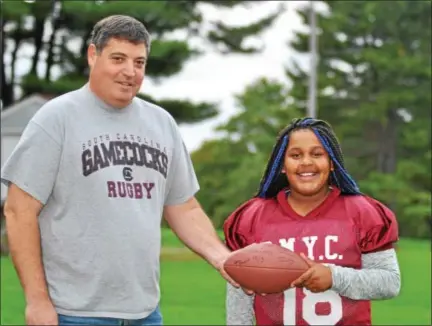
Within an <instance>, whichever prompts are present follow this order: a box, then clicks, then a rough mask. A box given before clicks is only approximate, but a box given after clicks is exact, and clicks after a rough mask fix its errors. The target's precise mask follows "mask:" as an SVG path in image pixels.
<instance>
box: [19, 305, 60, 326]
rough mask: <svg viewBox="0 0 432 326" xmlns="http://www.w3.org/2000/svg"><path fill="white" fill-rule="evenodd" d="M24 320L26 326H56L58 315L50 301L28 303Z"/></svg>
mask: <svg viewBox="0 0 432 326" xmlns="http://www.w3.org/2000/svg"><path fill="white" fill-rule="evenodd" d="M25 319H26V324H27V325H50V326H56V325H58V315H57V312H56V311H55V309H54V306H53V304H52V302H51V301H50V300H41V301H38V302H34V303H28V304H27V306H26V310H25Z"/></svg>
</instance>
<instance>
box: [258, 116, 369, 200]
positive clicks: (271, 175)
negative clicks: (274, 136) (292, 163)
mask: <svg viewBox="0 0 432 326" xmlns="http://www.w3.org/2000/svg"><path fill="white" fill-rule="evenodd" d="M299 129H311V130H312V131H313V132H314V133H315V135H316V136H317V137H318V139H319V140H320V142H321V144H322V146H323V147H324V149H325V150H326V151H327V153H328V155H329V156H330V159H331V160H332V162H333V165H334V171H332V172H331V174H330V184H332V185H334V186H336V187H338V188H339V189H340V190H341V192H342V193H343V194H350V195H357V194H361V192H360V189H359V187H358V186H357V184H356V182H355V181H354V179H353V178H352V177H351V176H350V175H349V173H348V172H347V170H346V169H345V166H344V158H343V154H342V150H341V147H340V144H339V141H338V140H337V138H336V135H335V133H334V131H333V129H332V128H331V126H330V125H329V124H328V123H327V122H325V121H323V120H318V119H313V118H303V119H294V120H293V121H292V122H291V124H290V125H288V127H286V128H285V129H284V130H283V131H282V132H281V134H280V136H279V138H278V141H277V142H276V145H275V146H274V148H273V152H272V155H271V157H270V160H269V162H268V164H267V167H266V170H265V173H264V175H263V177H262V179H261V182H260V187H259V190H258V194H257V195H256V197H260V198H271V197H275V196H276V195H277V194H278V193H279V191H281V190H282V189H284V188H286V187H288V180H287V178H286V176H285V175H284V174H282V173H281V171H282V167H283V162H284V158H285V151H286V149H287V146H288V142H289V136H290V134H291V132H293V131H295V130H299Z"/></svg>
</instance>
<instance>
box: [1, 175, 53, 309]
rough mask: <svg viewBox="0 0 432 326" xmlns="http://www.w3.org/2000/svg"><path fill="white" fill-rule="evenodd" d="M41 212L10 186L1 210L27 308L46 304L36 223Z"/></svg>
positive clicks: (38, 205)
mask: <svg viewBox="0 0 432 326" xmlns="http://www.w3.org/2000/svg"><path fill="white" fill-rule="evenodd" d="M41 209H42V204H41V203H40V202H39V201H37V200H36V199H34V198H33V197H32V196H30V195H29V194H27V193H26V192H24V191H23V190H21V189H20V188H18V187H17V186H16V185H14V184H13V183H11V184H10V186H9V191H8V196H7V199H6V202H5V207H4V213H5V217H6V231H7V237H8V244H9V248H10V252H11V257H12V261H13V263H14V265H15V269H16V271H17V273H18V276H19V279H20V281H21V284H22V287H23V289H24V294H25V298H26V301H27V303H28V304H30V303H32V302H38V301H44V300H45V301H48V300H49V295H48V289H47V285H46V280H45V273H44V269H43V266H42V258H41V247H40V232H39V225H38V220H37V218H38V215H39V212H40V210H41Z"/></svg>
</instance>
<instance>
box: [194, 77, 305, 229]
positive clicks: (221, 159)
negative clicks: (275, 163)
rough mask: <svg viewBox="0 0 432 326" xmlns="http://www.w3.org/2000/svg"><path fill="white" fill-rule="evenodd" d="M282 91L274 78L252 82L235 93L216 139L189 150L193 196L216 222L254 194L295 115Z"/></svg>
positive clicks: (221, 221)
mask: <svg viewBox="0 0 432 326" xmlns="http://www.w3.org/2000/svg"><path fill="white" fill-rule="evenodd" d="M287 91H288V89H287V87H286V86H284V85H283V84H281V83H278V82H276V81H270V80H268V79H259V80H257V81H256V82H254V83H253V84H252V85H250V86H248V87H247V88H246V90H245V91H244V93H243V94H240V95H238V96H236V100H237V106H238V114H236V115H235V116H233V117H232V118H231V119H230V120H229V121H228V122H227V123H225V124H222V125H220V126H219V127H218V130H219V131H220V132H222V133H223V136H222V138H221V139H217V140H212V141H209V142H207V143H205V144H203V145H202V146H201V148H199V149H198V150H197V151H195V152H194V153H193V155H192V160H193V162H194V165H195V169H196V172H197V175H198V177H199V182H200V184H201V190H200V192H199V193H198V199H199V200H200V202H201V203H202V205H203V207H205V209H206V212H207V213H208V214H209V215H210V216H211V217H212V219H213V222H214V223H215V225H216V226H218V227H221V226H222V223H223V221H224V220H225V219H226V218H227V216H228V215H229V214H230V213H231V212H232V211H233V210H234V209H235V208H236V207H238V206H239V205H240V204H241V203H243V202H244V201H246V200H248V199H249V198H251V197H252V196H254V195H255V194H256V192H257V190H258V186H259V183H260V180H261V177H262V174H263V173H264V169H265V167H266V164H267V161H268V159H269V157H270V154H271V151H272V149H273V146H274V144H275V142H276V137H277V135H278V132H279V131H280V130H281V129H282V128H283V127H285V125H287V124H288V123H289V122H290V121H291V119H293V118H294V117H295V116H297V115H298V113H296V112H295V110H292V109H291V108H290V107H289V103H287V101H286V99H287V98H288V96H287Z"/></svg>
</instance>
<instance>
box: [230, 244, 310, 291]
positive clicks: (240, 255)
mask: <svg viewBox="0 0 432 326" xmlns="http://www.w3.org/2000/svg"><path fill="white" fill-rule="evenodd" d="M224 268H225V271H226V272H227V273H228V275H229V276H231V278H232V279H233V280H234V281H236V282H237V283H238V284H240V286H241V287H243V288H245V289H249V290H252V291H254V292H256V293H261V294H263V293H265V294H267V293H268V294H270V293H280V292H283V291H285V290H287V289H288V288H289V287H290V285H291V283H292V282H293V281H294V280H296V279H297V278H298V277H299V276H300V275H302V274H303V273H304V272H305V271H306V270H308V268H309V266H308V264H307V263H306V261H305V260H304V259H303V258H302V257H301V256H299V255H298V254H296V253H295V252H293V251H291V250H289V249H286V248H283V247H280V246H278V245H275V244H271V243H260V244H256V245H252V246H248V247H246V248H243V249H240V250H237V251H235V252H233V254H232V255H231V256H230V257H229V258H228V259H227V260H226V261H225V264H224Z"/></svg>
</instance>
